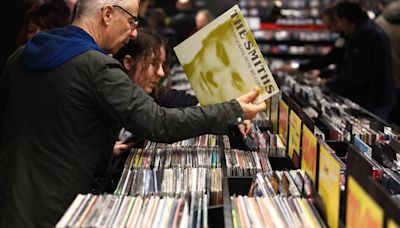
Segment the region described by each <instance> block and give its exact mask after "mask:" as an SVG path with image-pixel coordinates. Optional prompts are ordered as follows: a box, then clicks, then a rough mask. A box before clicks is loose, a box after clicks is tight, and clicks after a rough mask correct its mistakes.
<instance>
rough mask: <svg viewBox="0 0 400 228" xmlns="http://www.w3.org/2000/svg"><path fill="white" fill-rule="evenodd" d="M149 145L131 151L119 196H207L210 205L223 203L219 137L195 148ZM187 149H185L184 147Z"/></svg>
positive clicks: (202, 141)
mask: <svg viewBox="0 0 400 228" xmlns="http://www.w3.org/2000/svg"><path fill="white" fill-rule="evenodd" d="M185 141H186V143H180V144H173V145H162V144H155V143H149V144H148V145H146V149H133V150H131V152H130V154H129V156H128V158H127V160H126V162H125V165H124V170H123V172H122V175H121V178H120V181H119V183H118V186H117V188H116V190H115V192H114V193H115V194H116V195H120V194H122V195H134V196H137V195H141V196H147V195H159V196H170V197H181V196H182V197H184V196H187V195H188V194H191V193H192V192H195V193H205V194H207V195H209V196H210V197H209V198H210V202H209V203H210V204H211V205H214V204H221V203H222V177H223V175H222V169H221V152H220V149H219V148H217V147H215V145H216V144H215V143H216V140H215V137H207V136H206V137H198V138H197V139H195V140H192V141H191V142H192V143H195V145H203V146H200V147H197V146H189V145H193V144H188V141H189V140H185ZM183 145H184V146H183Z"/></svg>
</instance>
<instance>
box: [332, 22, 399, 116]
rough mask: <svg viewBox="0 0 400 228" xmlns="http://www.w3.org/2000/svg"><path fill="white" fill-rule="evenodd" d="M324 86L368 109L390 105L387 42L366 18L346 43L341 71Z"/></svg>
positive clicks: (388, 48) (388, 50)
mask: <svg viewBox="0 0 400 228" xmlns="http://www.w3.org/2000/svg"><path fill="white" fill-rule="evenodd" d="M327 86H328V87H329V88H330V89H331V90H332V91H334V92H336V93H339V94H341V95H343V96H345V97H347V98H349V99H351V100H352V101H354V102H356V103H358V104H360V105H361V106H363V107H364V108H367V109H369V110H373V109H374V108H384V107H390V106H392V105H393V104H394V102H395V99H396V98H395V91H394V86H393V77H392V72H391V60H390V46H389V41H388V38H387V36H386V34H385V33H384V31H383V30H382V29H381V28H379V26H378V25H376V24H375V23H374V22H373V21H371V20H369V19H366V20H365V21H363V22H361V23H359V24H358V25H357V27H356V28H355V30H354V32H353V34H352V35H351V37H350V38H349V40H348V44H347V48H346V51H345V54H344V58H343V62H342V66H341V71H340V72H339V75H338V76H337V78H335V79H334V80H332V81H330V82H328V83H327Z"/></svg>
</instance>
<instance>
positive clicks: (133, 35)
mask: <svg viewBox="0 0 400 228" xmlns="http://www.w3.org/2000/svg"><path fill="white" fill-rule="evenodd" d="M137 33H138V32H137V28H135V29H133V30H131V33H130V34H129V39H131V40H134V39H136V37H137Z"/></svg>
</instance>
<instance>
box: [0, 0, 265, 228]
mask: <svg viewBox="0 0 400 228" xmlns="http://www.w3.org/2000/svg"><path fill="white" fill-rule="evenodd" d="M117 3H118V4H116V1H115V0H80V1H79V2H78V5H77V8H76V16H75V20H74V22H73V24H72V25H70V26H67V27H65V28H61V29H54V30H51V31H49V32H42V33H39V34H37V35H36V36H35V37H34V38H33V39H32V40H30V41H28V42H27V44H26V45H25V46H23V47H21V48H19V49H18V50H17V51H15V52H14V53H13V54H12V55H11V56H10V57H9V59H8V61H7V65H6V67H5V70H4V72H3V73H2V75H1V76H0V180H1V181H0V227H54V225H55V224H56V222H57V221H58V220H59V219H60V218H61V216H62V215H63V213H64V212H65V211H66V209H67V208H68V206H69V205H70V204H71V202H72V201H73V200H74V198H75V197H76V195H77V194H78V193H90V192H93V191H94V186H93V180H95V178H96V177H97V176H100V175H101V174H102V173H103V172H105V169H106V167H107V165H108V163H107V162H105V161H106V158H109V157H110V155H111V153H112V149H113V146H114V143H115V140H116V139H117V135H118V133H119V130H120V129H121V125H122V126H124V127H125V128H126V129H128V130H130V131H132V132H134V133H135V134H137V135H139V136H141V137H144V138H146V139H149V140H152V141H156V142H164V143H171V142H174V141H178V140H182V139H187V138H191V137H195V136H198V135H202V134H226V133H227V132H228V130H229V128H230V127H231V126H232V125H235V124H238V123H241V122H243V120H245V119H252V118H254V117H255V115H256V114H257V112H260V111H265V109H266V104H265V103H264V102H262V103H260V104H258V105H254V104H252V103H251V102H252V101H253V100H254V99H255V98H256V96H257V94H258V91H257V90H256V89H253V90H252V91H250V92H249V93H247V94H245V95H243V96H241V97H239V98H236V99H232V100H230V101H227V102H224V103H220V104H215V105H209V106H204V107H200V106H191V107H188V108H179V109H168V108H162V107H160V106H158V105H157V104H155V103H154V102H153V99H152V98H151V97H150V96H149V95H148V94H147V93H145V92H144V91H143V89H141V88H140V87H139V86H138V85H135V84H133V83H132V81H131V80H130V79H129V77H128V76H127V75H126V73H125V72H124V71H123V68H122V66H121V64H120V63H119V62H118V61H117V60H115V59H114V58H112V57H110V56H109V55H108V54H109V53H112V54H115V53H116V52H117V51H118V50H119V49H120V48H121V47H122V46H123V45H124V44H126V43H128V42H129V40H131V39H135V37H136V36H137V30H136V28H137V26H138V20H137V11H138V8H139V1H138V0H120V1H117Z"/></svg>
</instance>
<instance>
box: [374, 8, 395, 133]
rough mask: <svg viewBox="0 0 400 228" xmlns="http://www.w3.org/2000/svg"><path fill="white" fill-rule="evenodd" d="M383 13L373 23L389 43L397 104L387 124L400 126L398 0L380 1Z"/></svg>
mask: <svg viewBox="0 0 400 228" xmlns="http://www.w3.org/2000/svg"><path fill="white" fill-rule="evenodd" d="M381 2H382V6H383V11H382V13H381V14H380V15H379V16H378V18H376V20H375V22H376V23H377V24H378V25H379V26H380V27H381V28H382V29H383V30H384V31H385V32H386V35H387V36H388V37H389V41H390V47H391V48H390V50H391V57H392V73H393V79H394V83H395V88H396V98H397V103H396V106H395V107H394V108H393V110H392V112H391V114H390V116H389V120H388V121H389V122H392V123H395V124H397V125H398V126H400V0H394V1H393V0H381Z"/></svg>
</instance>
